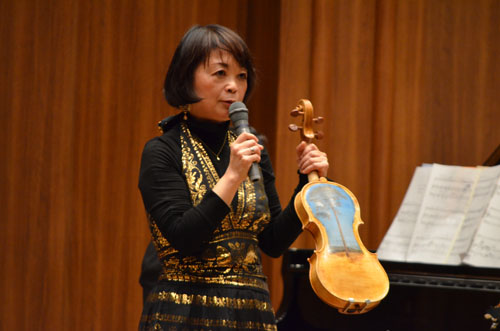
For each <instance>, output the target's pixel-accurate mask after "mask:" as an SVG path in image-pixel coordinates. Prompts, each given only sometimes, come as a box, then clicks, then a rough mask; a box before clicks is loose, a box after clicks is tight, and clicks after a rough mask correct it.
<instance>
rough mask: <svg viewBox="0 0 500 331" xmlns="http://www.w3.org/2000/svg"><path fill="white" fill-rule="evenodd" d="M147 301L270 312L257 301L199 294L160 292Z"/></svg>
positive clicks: (264, 305)
mask: <svg viewBox="0 0 500 331" xmlns="http://www.w3.org/2000/svg"><path fill="white" fill-rule="evenodd" d="M147 301H151V302H153V301H164V302H172V303H175V304H178V305H193V304H194V305H198V306H207V307H219V308H221V307H222V308H232V309H257V310H261V311H268V312H272V311H273V309H272V306H271V304H270V303H268V302H266V301H262V300H257V299H240V298H230V297H217V296H207V295H199V294H185V293H183V294H179V293H175V292H166V291H161V292H158V293H152V294H150V295H149V296H148V298H147Z"/></svg>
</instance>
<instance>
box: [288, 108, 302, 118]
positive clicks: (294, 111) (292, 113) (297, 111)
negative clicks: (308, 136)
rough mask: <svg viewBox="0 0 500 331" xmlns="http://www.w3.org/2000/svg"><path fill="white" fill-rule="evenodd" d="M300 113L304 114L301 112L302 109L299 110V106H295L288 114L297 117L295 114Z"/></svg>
mask: <svg viewBox="0 0 500 331" xmlns="http://www.w3.org/2000/svg"><path fill="white" fill-rule="evenodd" d="M302 114H304V112H303V111H300V109H299V108H295V109H293V110H292V111H291V112H290V115H292V116H293V117H297V116H299V115H302Z"/></svg>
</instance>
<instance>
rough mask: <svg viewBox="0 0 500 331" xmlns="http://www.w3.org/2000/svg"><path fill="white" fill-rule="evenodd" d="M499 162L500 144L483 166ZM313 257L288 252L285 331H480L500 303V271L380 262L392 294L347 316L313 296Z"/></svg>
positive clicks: (282, 314) (281, 315)
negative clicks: (310, 266)
mask: <svg viewBox="0 0 500 331" xmlns="http://www.w3.org/2000/svg"><path fill="white" fill-rule="evenodd" d="M499 163H500V146H499V147H498V148H497V149H496V150H495V152H494V153H493V154H492V155H491V156H490V157H489V158H488V160H487V161H486V162H485V163H484V165H487V166H492V165H497V164H499ZM499 240H500V238H499ZM312 253H313V251H312V250H307V249H289V250H288V252H287V253H285V255H284V258H283V266H282V273H283V281H284V295H283V300H282V303H281V306H280V308H279V309H278V312H277V314H276V316H277V319H278V330H280V331H285V330H307V331H320V330H321V331H322V330H342V331H343V330H346V331H347V330H349V331H357V330H369V331H378V330H380V331H388V330H390V331H421V330H424V331H447V330H464V331H479V330H489V329H490V327H491V326H492V325H493V324H492V321H491V320H487V319H485V317H484V315H485V313H486V312H487V311H490V310H491V307H493V306H495V305H497V304H498V303H499V302H500V269H495V268H477V267H471V266H445V265H433V264H421V263H401V262H389V261H381V263H382V265H383V267H384V268H385V270H386V272H387V274H388V276H389V281H390V290H389V294H388V295H387V297H386V298H385V299H383V300H382V301H381V303H380V304H379V305H378V306H377V307H375V308H374V309H373V310H371V311H369V312H367V313H365V314H361V315H345V314H341V313H339V312H338V311H337V309H335V308H332V307H330V306H328V305H327V304H325V303H323V302H322V301H321V300H320V299H318V297H317V296H316V294H315V293H314V292H313V290H312V288H311V284H310V282H309V263H308V262H307V258H308V257H309V256H311V254H312ZM499 328H500V327H499Z"/></svg>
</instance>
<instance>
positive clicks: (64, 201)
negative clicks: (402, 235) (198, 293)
mask: <svg viewBox="0 0 500 331" xmlns="http://www.w3.org/2000/svg"><path fill="white" fill-rule="evenodd" d="M499 21H500V2H498V1H495V0H482V1H473V0H438V1H436V0H421V1H396V0H386V1H382V0H379V1H375V0H373V1H347V0H345V1H333V0H332V1H327V0H324V1H320V0H317V1H308V0H304V1H299V0H282V1H266V0H258V1H255V0H254V1H250V0H248V1H232V0H225V1H223V0H213V1H203V0H198V1H195V0H188V1H153V0H151V1H133V0H128V1H121V0H103V1H100V2H94V1H63V0H54V1H50V2H48V1H42V0H33V1H28V0H16V1H14V0H7V1H2V2H0V41H1V45H2V47H1V48H0V69H1V70H0V72H1V76H0V114H1V119H2V121H1V124H0V125H1V127H0V137H1V139H0V142H1V144H2V148H1V149H0V155H1V159H2V162H1V163H0V164H1V165H0V170H1V171H0V174H1V177H0V179H1V184H2V185H1V188H0V199H1V201H2V203H0V206H1V207H0V213H1V214H0V217H1V219H2V229H1V231H0V251H1V254H0V269H1V270H2V277H1V281H0V284H1V285H0V301H1V302H2V303H3V304H2V305H1V308H0V329H2V330H67V329H72V330H89V329H92V330H108V329H130V330H133V329H136V326H137V323H138V318H139V315H140V311H141V307H142V302H141V290H140V287H139V285H138V276H139V270H140V262H141V259H142V255H143V253H144V249H145V247H146V244H147V242H148V240H149V232H148V228H147V222H146V219H145V215H144V210H143V206H142V201H141V197H140V194H139V191H138V189H137V176H138V167H139V160H140V153H141V150H142V146H143V145H144V143H145V142H146V141H147V140H148V139H150V138H151V137H152V136H154V135H156V134H157V130H156V128H155V123H156V122H157V121H158V120H160V119H162V118H163V117H165V116H167V115H169V114H171V113H172V112H173V110H172V109H169V108H168V107H167V105H166V103H165V101H164V100H163V97H162V94H161V88H162V82H163V78H164V77H163V76H164V74H165V72H166V68H167V65H168V62H169V60H170V58H171V56H172V53H173V50H174V48H175V46H176V44H177V43H178V41H179V39H180V38H181V36H182V35H183V33H184V32H185V31H186V30H187V29H188V28H189V27H190V26H191V25H193V24H207V23H219V24H223V25H226V26H228V27H230V28H233V29H235V30H236V31H238V32H239V33H240V34H241V35H242V36H243V37H244V38H245V39H246V40H247V42H248V44H249V46H250V48H251V49H252V50H253V53H254V56H255V60H256V64H257V68H258V70H259V77H260V80H259V84H258V87H257V90H256V92H255V94H254V95H253V98H252V100H251V102H250V103H249V105H248V106H249V109H250V111H251V117H250V119H251V123H252V124H253V125H254V126H255V127H257V128H258V129H259V130H260V131H262V132H263V133H264V134H266V135H267V136H268V138H269V144H268V148H269V150H270V153H271V155H272V158H273V163H274V166H275V172H276V176H277V186H278V190H279V193H280V196H281V200H282V203H283V204H285V203H287V202H288V199H289V198H290V194H291V192H292V190H293V188H294V186H295V184H296V183H295V180H294V179H293V178H296V166H295V151H294V150H295V145H296V144H297V143H298V137H297V135H296V134H293V133H291V132H289V131H288V130H287V125H288V124H289V123H291V122H293V121H295V120H293V119H292V118H290V117H289V116H288V112H289V111H290V110H291V109H292V108H294V107H295V105H296V103H297V101H298V100H299V99H301V98H308V99H310V100H311V101H312V103H313V105H314V107H315V112H316V114H317V115H321V116H323V117H325V118H326V123H324V124H323V125H320V126H318V129H320V130H322V131H324V132H325V138H324V139H323V140H321V141H318V142H317V144H318V145H319V146H320V147H321V148H322V149H323V150H325V151H326V152H327V153H328V155H329V159H330V163H331V171H330V173H329V177H331V178H332V179H334V180H335V181H337V182H339V183H341V184H343V185H345V186H347V187H348V188H349V189H350V190H351V191H352V192H353V193H354V194H355V195H356V196H357V198H358V200H359V203H360V205H361V216H362V218H363V220H364V221H365V223H366V224H365V225H362V226H361V227H360V232H361V237H362V238H363V242H364V244H365V246H367V247H368V248H370V249H376V248H377V246H378V244H379V242H380V240H381V239H382V237H383V235H384V233H385V231H386V230H387V228H388V227H389V225H390V223H391V221H392V218H393V217H394V214H395V213H396V211H397V208H398V206H399V204H400V202H401V200H402V198H403V195H404V193H405V191H406V188H407V186H408V183H409V180H410V178H411V175H412V173H413V170H414V168H415V167H416V166H417V165H419V164H421V163H422V162H437V163H445V164H459V165H471V166H473V165H477V164H481V163H482V162H483V161H484V160H485V159H486V157H487V156H488V154H489V153H490V152H492V151H493V149H494V148H495V147H496V146H497V145H498V144H499V143H500V131H499V130H498V129H497V126H498V123H499V122H500V97H499V95H498V92H497V91H498V90H500V81H499V80H500V67H499V65H498V59H499V58H500V49H499V48H500V25H499V24H498V22H499ZM294 246H295V247H309V248H311V247H314V242H313V240H312V237H311V236H310V235H309V234H303V235H301V237H299V239H298V240H297V241H296V243H295V244H294ZM264 263H265V269H266V272H267V274H268V275H269V282H270V285H271V291H272V299H273V304H274V305H275V308H277V307H278V305H279V302H280V300H281V295H282V284H281V278H280V267H281V264H280V263H281V262H280V260H279V259H271V258H266V259H265V261H264Z"/></svg>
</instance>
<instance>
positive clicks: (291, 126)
mask: <svg viewBox="0 0 500 331" xmlns="http://www.w3.org/2000/svg"><path fill="white" fill-rule="evenodd" d="M288 129H289V130H290V131H293V132H295V131H298V130H300V129H302V127H301V126H298V125H296V124H290V125H288Z"/></svg>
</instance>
